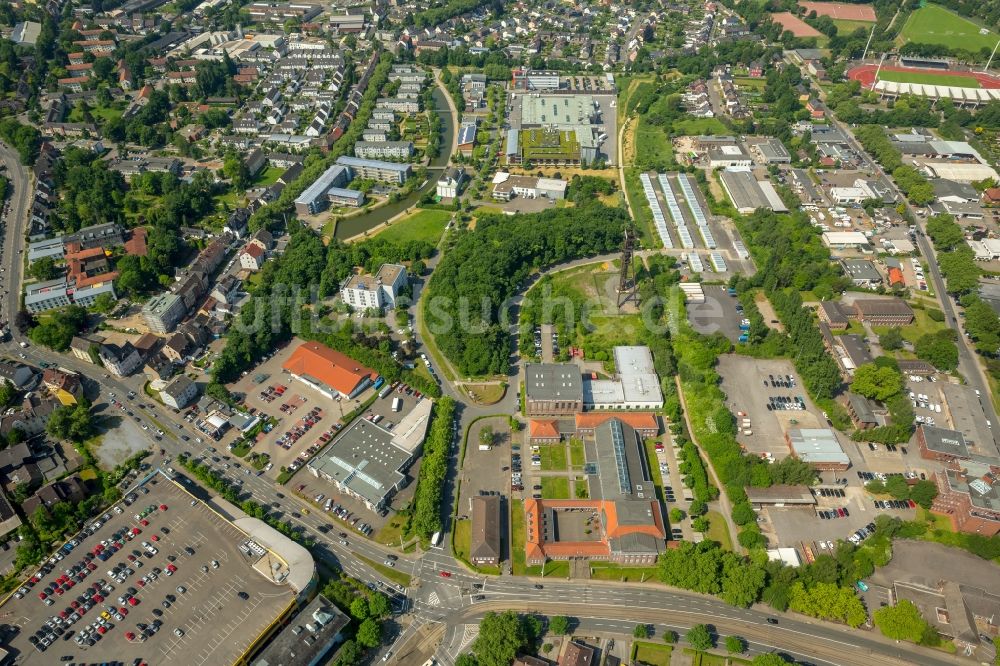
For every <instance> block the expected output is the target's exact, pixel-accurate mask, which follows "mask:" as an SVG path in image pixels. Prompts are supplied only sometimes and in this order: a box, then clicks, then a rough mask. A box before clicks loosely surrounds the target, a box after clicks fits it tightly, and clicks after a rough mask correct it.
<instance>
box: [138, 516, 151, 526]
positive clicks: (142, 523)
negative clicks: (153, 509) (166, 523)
mask: <svg viewBox="0 0 1000 666" xmlns="http://www.w3.org/2000/svg"><path fill="white" fill-rule="evenodd" d="M139 524H140V525H142V526H143V527H146V526H147V525H149V521H148V520H146V519H145V518H143V519H142V520H140V521H139Z"/></svg>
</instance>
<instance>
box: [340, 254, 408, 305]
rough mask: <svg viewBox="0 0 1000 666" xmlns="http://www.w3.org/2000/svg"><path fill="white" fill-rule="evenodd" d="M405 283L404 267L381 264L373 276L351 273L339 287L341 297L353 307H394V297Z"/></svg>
mask: <svg viewBox="0 0 1000 666" xmlns="http://www.w3.org/2000/svg"><path fill="white" fill-rule="evenodd" d="M405 285H406V267H405V266H400V265H399V264H382V266H380V267H379V269H378V273H376V274H375V276H374V277H372V276H370V275H352V276H350V277H349V278H347V280H345V281H344V283H343V284H342V285H341V287H340V295H341V298H343V299H344V302H345V303H347V304H348V305H350V306H351V307H353V308H357V309H367V308H377V309H381V308H386V307H388V308H394V307H396V297H397V296H398V295H399V292H400V290H401V289H402V288H403V287H404V286H405Z"/></svg>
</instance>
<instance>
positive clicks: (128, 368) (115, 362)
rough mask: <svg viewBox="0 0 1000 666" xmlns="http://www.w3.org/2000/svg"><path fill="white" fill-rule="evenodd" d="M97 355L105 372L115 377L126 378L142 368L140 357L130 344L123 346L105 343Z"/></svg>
mask: <svg viewBox="0 0 1000 666" xmlns="http://www.w3.org/2000/svg"><path fill="white" fill-rule="evenodd" d="M98 354H99V355H100V357H101V362H102V363H103V364H104V367H105V368H106V369H107V371H108V372H110V373H111V374H113V375H115V376H116V377H127V376H129V375H131V374H132V373H133V372H135V371H136V370H138V369H139V368H141V367H142V356H140V355H139V351H138V350H137V349H136V348H135V347H133V346H132V343H131V342H126V343H125V344H123V345H114V344H110V343H105V344H103V345H101V348H100V351H99V352H98Z"/></svg>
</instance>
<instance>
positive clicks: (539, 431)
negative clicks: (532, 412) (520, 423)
mask: <svg viewBox="0 0 1000 666" xmlns="http://www.w3.org/2000/svg"><path fill="white" fill-rule="evenodd" d="M528 432H529V433H530V435H531V436H532V437H559V426H558V425H557V424H556V422H555V421H553V420H551V419H531V420H530V421H528Z"/></svg>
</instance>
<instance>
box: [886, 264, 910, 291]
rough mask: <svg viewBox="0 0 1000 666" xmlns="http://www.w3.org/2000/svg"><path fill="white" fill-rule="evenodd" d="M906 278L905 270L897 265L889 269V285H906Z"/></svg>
mask: <svg viewBox="0 0 1000 666" xmlns="http://www.w3.org/2000/svg"><path fill="white" fill-rule="evenodd" d="M905 284H906V280H904V279H903V271H901V270H899V269H898V268H896V267H895V266H893V267H891V268H890V269H889V286H890V287H895V286H896V285H899V286H901V287H902V286H904V285H905Z"/></svg>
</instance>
